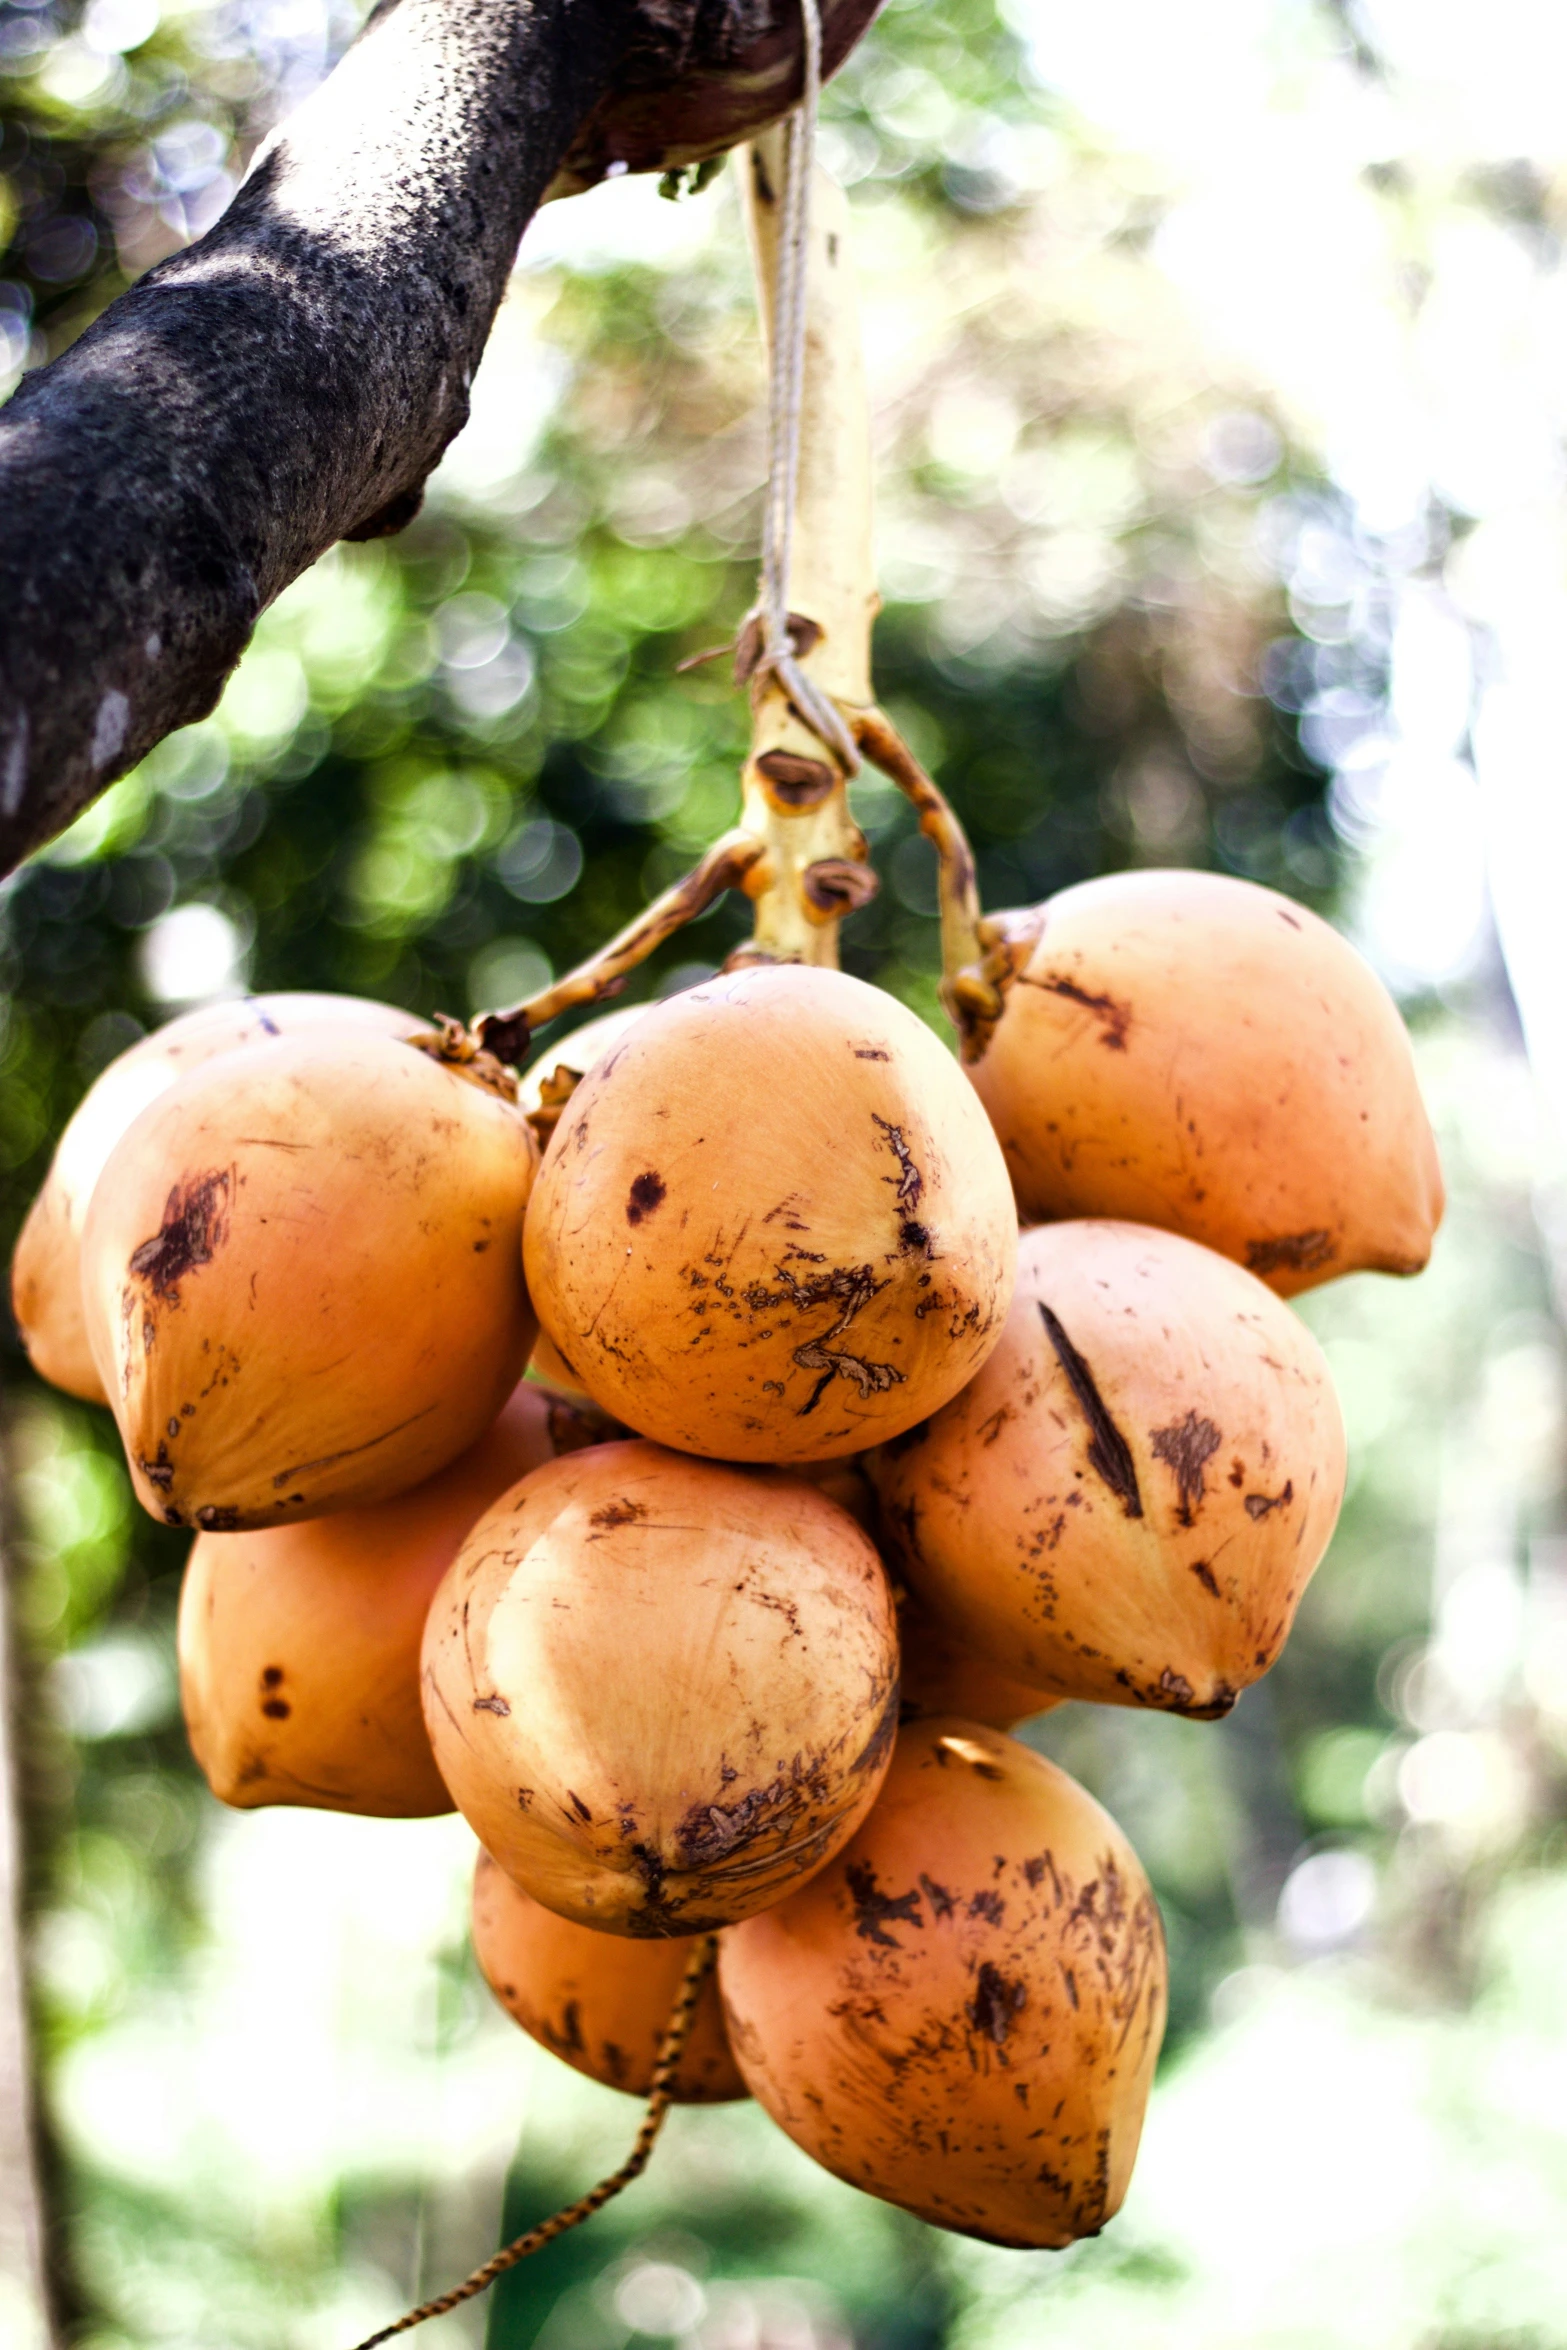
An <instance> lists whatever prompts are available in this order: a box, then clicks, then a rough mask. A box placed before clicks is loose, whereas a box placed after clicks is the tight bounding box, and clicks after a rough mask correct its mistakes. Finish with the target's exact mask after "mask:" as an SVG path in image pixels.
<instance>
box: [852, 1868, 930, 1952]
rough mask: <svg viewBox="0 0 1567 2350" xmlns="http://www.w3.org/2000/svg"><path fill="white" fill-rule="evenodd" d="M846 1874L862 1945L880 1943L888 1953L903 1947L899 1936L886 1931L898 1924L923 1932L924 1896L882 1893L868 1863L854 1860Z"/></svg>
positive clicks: (855, 1923) (874, 1873) (913, 1893)
mask: <svg viewBox="0 0 1567 2350" xmlns="http://www.w3.org/2000/svg"><path fill="white" fill-rule="evenodd" d="M844 1875H845V1877H846V1879H847V1881H848V1886H849V1897H850V1899H851V1900H852V1901H853V1903H854V1930H855V1932H856V1933H857V1934H858V1935H859V1937H860V1939H861V1941H862V1942H879V1943H880V1944H881V1945H882V1947H883V1948H884V1949H886V1950H901V1949H902V1947H903V1945H902V1943H901V1942H900V1941H899V1940H898V1938H897V1936H896V1934H889V1933H887V1932H886V1930H885V1929H886V1928H887V1927H888V1926H889V1925H891V1924H893V1923H894V1922H896V1923H897V1924H899V1925H906V1926H918V1927H919V1929H920V1931H921V1932H922V1933H923V1931H924V1927H925V1920H924V1919H923V1918H922V1917H921V1916H920V1897H919V1894H918V1893H917V1892H909V1893H899V1894H888V1893H883V1892H881V1891H880V1890H879V1889H878V1887H877V1883H876V1871H875V1870H874V1869H873V1868H872V1866H871V1864H870V1862H869V1861H868V1860H858V1861H851V1863H850V1864H849V1867H848V1868H847V1869H846V1870H845V1871H844Z"/></svg>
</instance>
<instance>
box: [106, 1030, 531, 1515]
mask: <svg viewBox="0 0 1567 2350" xmlns="http://www.w3.org/2000/svg"><path fill="white" fill-rule="evenodd" d="M536 1164H537V1145H536V1144H535V1142H534V1139H533V1134H532V1130H531V1129H530V1127H529V1125H528V1123H527V1120H526V1119H525V1118H524V1117H523V1116H522V1114H521V1112H520V1111H519V1110H518V1109H517V1108H516V1106H515V1105H514V1104H513V1103H511V1102H508V1101H505V1100H502V1099H500V1098H498V1097H497V1096H496V1095H495V1094H494V1093H491V1092H488V1091H486V1090H485V1089H484V1087H483V1086H482V1085H480V1084H477V1083H473V1082H470V1081H469V1079H468V1077H467V1076H466V1075H465V1074H463V1073H460V1072H459V1071H457V1070H454V1069H449V1068H446V1067H444V1066H443V1065H442V1064H441V1063H440V1062H438V1061H436V1060H434V1059H432V1058H431V1057H430V1055H429V1054H427V1053H424V1052H420V1051H418V1050H416V1049H414V1048H413V1047H412V1046H410V1045H407V1044H404V1043H402V1042H400V1041H399V1040H398V1039H396V1038H394V1037H390V1036H377V1035H367V1034H362V1033H360V1032H358V1031H354V1030H350V1029H347V1028H322V1029H320V1030H319V1031H317V1032H316V1033H314V1034H310V1035H301V1036H294V1037H282V1038H279V1039H278V1040H276V1041H275V1042H272V1043H269V1044H268V1045H266V1046H265V1047H264V1048H263V1047H260V1046H257V1047H255V1048H254V1049H252V1050H250V1051H247V1052H242V1053H228V1054H224V1055H223V1056H222V1057H221V1058H219V1059H217V1060H213V1061H209V1062H207V1063H206V1064H205V1065H204V1066H203V1067H201V1068H198V1069H194V1070H192V1071H191V1072H190V1074H189V1075H188V1076H186V1077H183V1078H182V1079H181V1080H180V1082H179V1083H178V1084H177V1085H175V1086H173V1087H171V1088H170V1090H169V1091H168V1092H167V1093H165V1094H163V1095H162V1096H161V1097H160V1098H159V1099H158V1100H157V1101H155V1102H154V1103H153V1104H152V1105H151V1106H150V1107H149V1108H148V1109H145V1110H143V1112H142V1113H141V1115H140V1117H139V1118H137V1119H136V1120H135V1121H134V1123H133V1124H132V1125H131V1126H130V1127H129V1128H128V1129H127V1131H126V1132H125V1134H124V1135H123V1136H122V1137H121V1139H120V1141H119V1143H118V1144H117V1146H116V1148H115V1150H114V1151H113V1153H112V1155H111V1156H110V1158H109V1161H108V1163H107V1165H106V1167H105V1169H104V1172H103V1175H102V1177H101V1179H100V1180H99V1182H98V1184H97V1186H96V1189H95V1190H94V1193H93V1200H92V1205H91V1207H90V1208H89V1210H88V1215H87V1225H86V1231H85V1234H84V1238H83V1248H82V1268H83V1271H82V1296H83V1306H84V1311H85V1315H86V1321H87V1330H88V1336H89V1339H90V1341H91V1344H92V1348H93V1358H94V1361H95V1362H96V1363H97V1365H98V1370H99V1373H100V1375H101V1377H102V1378H103V1381H104V1385H105V1387H106V1388H107V1389H108V1391H109V1394H110V1397H111V1399H112V1402H113V1406H114V1413H115V1418H116V1419H117V1420H118V1422H119V1427H120V1435H121V1438H122V1440H123V1442H124V1445H125V1450H126V1455H127V1458H128V1460H129V1462H130V1469H131V1477H132V1481H133V1483H134V1485H135V1487H136V1491H137V1493H138V1495H139V1496H140V1498H141V1500H142V1501H143V1502H144V1503H145V1504H146V1506H147V1508H148V1509H150V1510H151V1511H152V1512H153V1514H154V1515H155V1516H157V1517H161V1518H163V1519H165V1520H166V1521H167V1522H168V1523H169V1524H170V1525H187V1526H197V1527H200V1528H203V1529H205V1530H207V1531H212V1532H229V1531H233V1530H236V1529H238V1528H241V1527H247V1526H267V1525H272V1524H274V1523H276V1522H277V1521H279V1520H281V1519H285V1518H293V1517H309V1516H312V1515H316V1514H319V1513H320V1512H321V1511H323V1510H329V1509H340V1508H343V1507H344V1506H346V1505H347V1504H348V1503H351V1502H368V1501H382V1500H385V1499H387V1498H388V1497H389V1496H390V1495H392V1494H394V1493H401V1492H404V1491H406V1490H407V1488H408V1487H409V1486H411V1485H417V1484H418V1483H420V1482H421V1480H422V1479H424V1478H425V1477H428V1476H430V1475H431V1474H432V1473H433V1472H434V1471H435V1470H436V1469H438V1468H441V1467H443V1466H444V1464H445V1463H446V1462H447V1461H449V1460H452V1459H454V1458H455V1457H456V1455H457V1454H458V1453H459V1452H461V1451H462V1450H463V1449H464V1448H465V1447H466V1446H467V1445H469V1444H471V1443H472V1442H473V1441H474V1439H475V1438H476V1437H477V1436H479V1435H480V1434H481V1433H482V1431H483V1430H484V1429H485V1428H486V1427H488V1426H489V1424H490V1422H491V1421H492V1420H493V1419H494V1417H495V1415H496V1413H497V1412H498V1411H499V1410H500V1408H501V1406H502V1404H503V1403H504V1402H505V1400H506V1398H507V1396H508V1395H509V1394H510V1393H511V1390H512V1387H513V1386H514V1385H515V1383H516V1381H517V1379H518V1377H519V1375H520V1373H521V1371H522V1368H523V1365H524V1363H525V1362H526V1360H527V1357H528V1351H529V1348H530V1347H531V1345H532V1343H533V1336H534V1329H535V1324H534V1320H533V1316H532V1313H531V1311H530V1308H529V1305H528V1300H527V1293H526V1291H525V1289H524V1286H523V1281H522V1273H521V1265H520V1261H519V1259H520V1243H521V1233H522V1216H523V1209H524V1206H525V1204H526V1202H527V1198H528V1192H529V1189H530V1186H531V1184H532V1180H533V1174H534V1169H535V1166H536Z"/></svg>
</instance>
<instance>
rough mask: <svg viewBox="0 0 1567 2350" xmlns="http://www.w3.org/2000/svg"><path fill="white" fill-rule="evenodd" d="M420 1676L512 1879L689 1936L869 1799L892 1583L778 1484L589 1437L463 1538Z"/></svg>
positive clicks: (792, 1483)
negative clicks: (585, 1446) (587, 1447)
mask: <svg viewBox="0 0 1567 2350" xmlns="http://www.w3.org/2000/svg"><path fill="white" fill-rule="evenodd" d="M424 1678H425V1691H424V1710H425V1720H426V1723H427V1724H428V1726H429V1731H430V1740H431V1743H432V1745H433V1746H434V1749H435V1757H436V1761H437V1762H438V1764H439V1765H440V1769H441V1774H442V1776H443V1778H444V1779H445V1781H446V1783H447V1785H448V1787H450V1789H451V1791H452V1794H453V1795H454V1796H455V1798H456V1800H457V1803H458V1805H459V1806H460V1808H461V1809H462V1811H463V1812H464V1813H465V1814H466V1816H467V1818H468V1821H469V1824H470V1825H471V1826H472V1828H473V1830H474V1832H475V1834H476V1835H477V1836H478V1838H479V1840H480V1842H481V1843H482V1844H483V1845H484V1846H485V1847H486V1849H487V1850H488V1851H489V1852H490V1853H492V1854H493V1855H494V1857H495V1859H496V1860H497V1861H498V1862H499V1864H500V1866H501V1867H502V1868H503V1869H504V1870H505V1871H506V1873H507V1875H508V1876H510V1877H512V1878H514V1879H515V1880H516V1882H517V1883H518V1884H519V1885H521V1886H522V1887H523V1889H524V1890H525V1891H526V1892H529V1893H532V1894H533V1895H534V1896H535V1897H536V1898H537V1899H538V1900H540V1901H542V1902H544V1903H545V1905H546V1906H547V1907H548V1908H550V1909H553V1910H557V1911H559V1913H560V1914H561V1915H562V1916H563V1917H572V1918H576V1919H578V1920H579V1921H580V1922H581V1923H582V1924H584V1925H593V1926H599V1927H602V1928H604V1929H606V1930H607V1931H609V1932H611V1933H621V1934H638V1935H650V1934H695V1933H701V1932H705V1931H707V1930H708V1929H709V1928H710V1927H713V1926H721V1925H725V1924H727V1923H728V1922H729V1920H730V1919H732V1918H737V1917H746V1916H748V1915H749V1914H750V1913H751V1911H752V1910H755V1909H760V1908H762V1907H763V1906H764V1905H765V1904H766V1903H767V1902H769V1901H776V1900H777V1899H778V1898H779V1896H780V1894H781V1893H783V1892H785V1891H787V1889H788V1888H789V1887H790V1886H791V1885H793V1884H796V1883H798V1882H799V1881H800V1879H801V1878H803V1877H805V1876H808V1875H809V1874H810V1872H811V1871H812V1870H813V1869H817V1868H820V1867H821V1866H822V1865H823V1863H824V1862H825V1861H826V1860H827V1859H828V1858H829V1857H830V1855H831V1854H832V1853H833V1852H835V1851H836V1850H837V1848H838V1846H839V1845H840V1844H841V1843H843V1841H844V1840H845V1838H846V1837H848V1836H850V1835H852V1834H853V1832H854V1829H855V1827H856V1826H857V1825H858V1823H859V1821H860V1819H861V1818H862V1817H863V1815H864V1813H865V1811H866V1810H867V1808H868V1807H869V1805H870V1803H871V1801H872V1799H873V1797H874V1795H875V1792H876V1789H877V1787H878V1786H879V1785H880V1783H881V1777H882V1773H883V1771H884V1770H885V1769H886V1766H887V1756H888V1753H889V1751H890V1746H891V1739H892V1733H893V1729H894V1726H895V1724H896V1720H897V1682H898V1664H897V1634H896V1629H895V1626H894V1622H893V1605H892V1595H891V1591H890V1589H889V1586H888V1583H887V1579H886V1575H885V1573H884V1571H883V1568H882V1564H881V1560H880V1558H879V1557H878V1555H877V1553H876V1550H875V1548H874V1546H873V1545H872V1543H871V1542H870V1541H869V1540H868V1539H867V1537H866V1536H865V1535H864V1534H863V1533H862V1532H861V1531H860V1529H859V1527H858V1526H856V1524H855V1523H854V1520H853V1519H852V1518H851V1517H849V1516H848V1515H847V1514H846V1512H844V1511H843V1510H841V1509H839V1508H838V1506H837V1504H836V1503H834V1502H832V1501H829V1500H827V1499H826V1498H824V1496H822V1495H821V1494H818V1493H816V1492H815V1491H813V1490H812V1488H811V1487H810V1486H808V1485H805V1484H803V1483H801V1482H800V1481H799V1480H798V1479H795V1478H792V1477H785V1476H777V1475H768V1474H767V1473H766V1472H763V1471H757V1470H745V1469H736V1468H724V1467H719V1466H718V1465H716V1464H715V1463H713V1462H709V1461H694V1460H691V1459H689V1458H688V1457H686V1456H684V1455H682V1454H679V1453H671V1452H664V1451H662V1450H661V1449H660V1448H659V1447H658V1446H657V1445H652V1444H646V1443H642V1442H635V1441H633V1442H629V1443H622V1444H606V1445H600V1446H597V1447H596V1448H595V1449H594V1450H593V1451H591V1452H582V1453H575V1454H573V1455H572V1456H571V1457H570V1458H569V1459H567V1460H561V1461H556V1462H554V1463H552V1464H551V1466H549V1467H548V1468H543V1469H537V1470H535V1471H534V1473H533V1475H532V1476H531V1477H528V1478H526V1479H525V1480H524V1481H523V1483H522V1484H521V1485H519V1486H518V1487H517V1488H516V1490H515V1491H514V1492H512V1493H510V1494H508V1495H506V1496H505V1498H504V1499H503V1500H502V1501H500V1502H498V1503H497V1504H496V1506H495V1507H494V1508H493V1509H492V1510H491V1511H490V1512H489V1513H488V1515H487V1516H486V1517H485V1518H483V1519H482V1520H481V1521H480V1523H479V1524H478V1525H477V1526H476V1527H475V1528H474V1530H473V1532H472V1534H471V1535H470V1536H469V1537H468V1540H467V1541H466V1542H465V1543H464V1545H463V1547H462V1550H461V1552H460V1553H459V1554H458V1557H457V1559H456V1560H455V1561H454V1563H453V1565H452V1567H451V1569H450V1571H449V1572H448V1574H447V1576H446V1579H445V1581H444V1583H443V1584H442V1585H441V1588H440V1590H439V1591H438V1592H437V1594H436V1597H435V1601H434V1604H433V1606H432V1607H431V1610H430V1617H429V1622H428V1624H427V1626H426V1630H425V1643H424Z"/></svg>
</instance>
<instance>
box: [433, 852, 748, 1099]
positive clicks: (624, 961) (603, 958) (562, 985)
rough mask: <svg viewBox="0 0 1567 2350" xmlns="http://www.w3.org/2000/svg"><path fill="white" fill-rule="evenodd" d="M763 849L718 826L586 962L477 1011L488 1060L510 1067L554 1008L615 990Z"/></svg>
mask: <svg viewBox="0 0 1567 2350" xmlns="http://www.w3.org/2000/svg"><path fill="white" fill-rule="evenodd" d="M765 854H766V844H765V842H763V841H760V840H758V839H757V838H756V836H755V834H754V833H751V832H748V831H746V830H745V829H744V828H743V827H742V828H741V829H740V830H738V831H735V832H726V833H725V834H724V836H723V838H722V840H715V841H714V843H713V845H712V847H711V848H710V849H709V850H708V851H707V852H706V854H705V855H704V856H703V857H702V859H701V861H700V863H698V864H696V865H694V866H693V867H692V869H691V871H690V872H689V873H687V874H683V875H682V877H681V878H680V880H679V881H677V882H674V883H673V884H672V885H671V886H670V888H668V889H666V890H665V891H664V893H663V895H662V896H661V897H656V898H655V899H654V900H653V903H652V904H651V905H650V906H646V907H644V908H643V910H642V912H641V913H640V914H638V915H637V916H636V918H635V919H634V920H633V921H631V922H628V923H627V924H626V927H625V929H624V930H619V931H617V932H616V933H615V936H614V937H613V938H612V939H611V940H610V941H609V944H608V945H607V946H602V947H600V948H599V950H598V952H597V954H595V955H589V957H588V958H587V960H586V962H583V963H579V964H578V965H577V966H576V968H575V970H572V971H568V972H567V973H566V975H565V977H564V978H563V979H555V980H552V981H551V982H550V984H549V986H548V987H546V988H541V989H540V991H539V993H538V994H537V995H532V996H529V997H528V999H527V1001H526V1002H525V1003H521V1004H514V1005H513V1006H512V1008H511V1010H510V1011H509V1012H481V1013H480V1015H479V1017H478V1019H477V1020H475V1021H474V1023H473V1028H472V1031H471V1033H472V1035H473V1037H474V1039H475V1041H476V1043H477V1044H478V1045H479V1046H480V1047H481V1048H482V1049H483V1051H485V1052H487V1053H490V1054H493V1055H494V1057H495V1059H496V1060H498V1061H508V1062H510V1063H511V1064H512V1066H513V1067H516V1066H517V1065H518V1064H520V1062H521V1060H522V1057H523V1055H524V1054H525V1053H526V1051H527V1049H528V1043H529V1040H530V1038H531V1037H532V1036H533V1035H534V1034H535V1032H536V1031H537V1030H538V1029H540V1028H542V1027H543V1026H544V1024H545V1022H546V1021H547V1020H555V1019H558V1018H559V1016H560V1014H561V1013H562V1012H568V1011H570V1010H571V1009H572V1008H573V1007H574V1006H575V1005H577V1004H596V1003H602V1001H603V1000H604V998H605V997H606V996H613V995H619V993H620V991H621V989H622V987H623V986H624V985H625V982H626V975H627V973H628V972H630V971H634V970H635V969H636V967H637V965H638V964H639V963H645V962H646V961H647V958H648V956H649V955H650V954H652V952H653V950H654V948H655V947H659V946H662V945H663V943H664V941H665V939H666V938H671V937H673V935H674V933H675V932H676V931H677V930H679V929H681V928H682V927H683V926H684V924H686V923H687V922H694V921H695V919H696V917H697V915H698V914H705V913H706V911H707V909H708V907H709V906H710V905H712V903H713V901H714V899H715V898H720V897H722V896H723V894H724V891H725V890H726V889H734V888H735V887H736V886H737V885H738V884H739V883H741V882H743V881H745V880H746V878H747V876H748V875H749V874H750V873H751V872H752V870H753V869H754V867H755V866H756V865H757V863H758V862H759V860H760V859H761V858H762V857H763V856H764V855H765Z"/></svg>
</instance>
